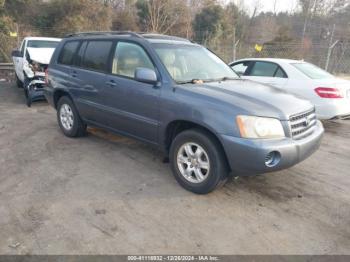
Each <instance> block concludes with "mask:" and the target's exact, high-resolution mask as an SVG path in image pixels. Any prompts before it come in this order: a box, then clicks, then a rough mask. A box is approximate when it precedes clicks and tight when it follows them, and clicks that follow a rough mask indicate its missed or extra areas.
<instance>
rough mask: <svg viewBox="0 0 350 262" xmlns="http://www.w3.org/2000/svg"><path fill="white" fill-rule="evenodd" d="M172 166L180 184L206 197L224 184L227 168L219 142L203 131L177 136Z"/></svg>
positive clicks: (171, 149) (171, 159)
mask: <svg viewBox="0 0 350 262" xmlns="http://www.w3.org/2000/svg"><path fill="white" fill-rule="evenodd" d="M170 165H171V169H172V171H173V174H174V176H175V179H176V180H177V182H178V183H179V184H180V185H181V186H182V187H184V188H185V189H187V190H189V191H191V192H193V193H196V194H207V193H209V192H211V191H213V190H214V189H215V188H216V187H217V186H219V185H223V184H224V183H225V182H226V180H227V176H228V165H227V163H226V159H225V157H224V153H223V152H222V149H221V147H220V146H219V145H218V142H217V141H216V140H215V139H214V138H213V136H212V135H211V134H209V133H207V132H205V131H202V130H200V129H190V130H186V131H184V132H181V133H180V134H178V135H177V136H176V137H175V139H174V140H173V142H172V144H171V148H170Z"/></svg>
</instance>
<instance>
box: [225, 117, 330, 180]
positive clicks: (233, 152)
mask: <svg viewBox="0 0 350 262" xmlns="http://www.w3.org/2000/svg"><path fill="white" fill-rule="evenodd" d="M323 133H324V129H323V126H322V124H321V122H320V121H317V125H316V128H315V130H314V132H313V133H312V134H311V135H310V136H308V137H306V138H304V139H301V140H293V139H292V138H284V139H278V140H275V139H269V140H266V139H261V140H258V139H244V138H238V137H232V136H226V135H221V140H222V144H223V146H224V150H225V153H226V156H227V159H228V162H229V165H230V167H231V170H232V171H233V173H234V174H236V175H239V176H240V175H255V174H262V173H268V172H273V171H278V170H281V169H286V168H289V167H291V166H293V165H295V164H297V163H299V162H301V161H303V160H305V159H306V158H308V157H309V156H310V155H312V154H313V153H314V152H315V151H316V150H317V149H318V148H319V146H320V144H321V140H322V136H323ZM271 152H278V153H279V155H280V158H279V161H278V163H277V164H276V165H274V166H271V167H269V166H267V165H266V164H265V162H266V157H267V155H268V154H269V153H271Z"/></svg>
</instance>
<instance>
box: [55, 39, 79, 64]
mask: <svg viewBox="0 0 350 262" xmlns="http://www.w3.org/2000/svg"><path fill="white" fill-rule="evenodd" d="M78 45H79V41H72V42H68V43H66V44H65V45H64V46H63V48H62V51H61V54H60V57H59V58H58V63H60V64H64V65H71V64H72V62H73V57H74V53H75V51H76V50H77V48H78Z"/></svg>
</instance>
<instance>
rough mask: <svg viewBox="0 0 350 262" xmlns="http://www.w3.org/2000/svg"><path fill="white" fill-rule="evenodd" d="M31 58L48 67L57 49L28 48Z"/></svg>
mask: <svg viewBox="0 0 350 262" xmlns="http://www.w3.org/2000/svg"><path fill="white" fill-rule="evenodd" d="M27 50H28V53H29V57H30V59H31V60H33V61H35V62H37V63H40V64H44V65H48V64H49V63H50V60H51V57H52V54H53V52H54V51H55V48H32V47H28V48H27Z"/></svg>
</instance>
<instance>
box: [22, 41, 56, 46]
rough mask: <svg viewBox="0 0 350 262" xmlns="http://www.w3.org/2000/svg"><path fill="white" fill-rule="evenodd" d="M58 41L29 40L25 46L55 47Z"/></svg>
mask: <svg viewBox="0 0 350 262" xmlns="http://www.w3.org/2000/svg"><path fill="white" fill-rule="evenodd" d="M58 44H59V42H58V41H44V40H29V41H28V44H27V47H30V48H56V46H57V45H58Z"/></svg>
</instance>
